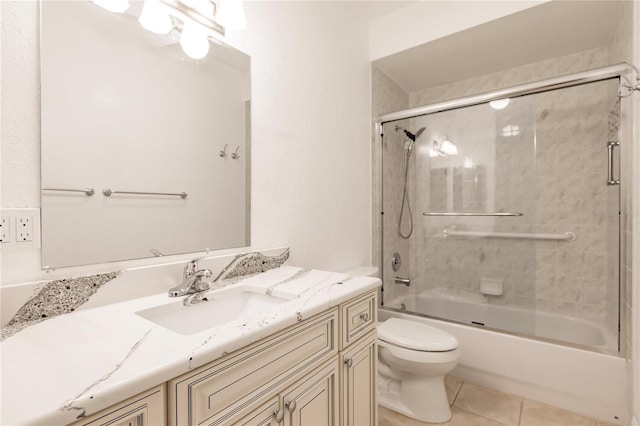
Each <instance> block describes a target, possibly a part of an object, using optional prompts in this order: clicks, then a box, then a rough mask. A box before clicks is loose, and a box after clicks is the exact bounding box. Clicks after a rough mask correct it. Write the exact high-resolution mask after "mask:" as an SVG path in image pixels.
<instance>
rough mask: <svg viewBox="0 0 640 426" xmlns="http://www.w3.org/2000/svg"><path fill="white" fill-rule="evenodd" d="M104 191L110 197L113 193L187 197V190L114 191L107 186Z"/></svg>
mask: <svg viewBox="0 0 640 426" xmlns="http://www.w3.org/2000/svg"><path fill="white" fill-rule="evenodd" d="M102 193H103V194H104V195H105V196H106V197H110V196H111V194H128V195H168V196H175V197H180V198H182V199H184V198H187V193H186V192H138V191H112V190H111V189H109V188H105V189H103V190H102Z"/></svg>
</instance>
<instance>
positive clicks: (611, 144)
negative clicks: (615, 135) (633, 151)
mask: <svg viewBox="0 0 640 426" xmlns="http://www.w3.org/2000/svg"><path fill="white" fill-rule="evenodd" d="M616 146H620V141H609V142H608V143H607V158H608V161H607V163H608V166H609V167H608V170H607V185H620V180H619V179H615V178H614V177H613V149H614V148H615V147H616Z"/></svg>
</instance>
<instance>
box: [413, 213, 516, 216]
mask: <svg viewBox="0 0 640 426" xmlns="http://www.w3.org/2000/svg"><path fill="white" fill-rule="evenodd" d="M422 216H524V213H503V212H423V213H422Z"/></svg>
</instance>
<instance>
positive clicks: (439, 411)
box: [378, 375, 451, 423]
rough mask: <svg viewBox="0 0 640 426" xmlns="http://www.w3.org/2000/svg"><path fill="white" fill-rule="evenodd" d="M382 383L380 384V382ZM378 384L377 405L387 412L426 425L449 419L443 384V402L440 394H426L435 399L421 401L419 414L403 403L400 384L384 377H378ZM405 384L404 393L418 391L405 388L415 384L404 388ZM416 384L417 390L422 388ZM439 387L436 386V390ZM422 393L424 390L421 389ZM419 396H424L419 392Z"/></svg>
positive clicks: (448, 408)
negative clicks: (392, 412) (387, 410)
mask: <svg viewBox="0 0 640 426" xmlns="http://www.w3.org/2000/svg"><path fill="white" fill-rule="evenodd" d="M381 381H382V382H381ZM378 383H379V385H380V386H379V393H378V404H379V405H381V406H382V407H385V408H388V409H389V410H392V411H395V412H398V413H400V414H402V415H404V416H407V417H410V418H412V419H415V420H419V421H421V422H427V423H444V422H447V421H449V420H450V419H451V408H450V407H449V402H448V401H446V393H445V392H444V383H443V384H442V394H443V396H444V398H445V402H443V401H442V398H440V395H439V394H440V392H439V391H436V392H435V393H434V392H427V394H428V393H431V396H432V397H435V398H433V399H432V398H426V399H424V400H423V401H422V403H421V405H420V413H416V412H414V411H413V410H412V409H411V408H409V407H407V405H406V404H405V403H404V402H403V398H402V396H401V394H402V389H401V386H402V385H401V384H400V382H399V381H397V380H393V379H391V380H390V379H389V378H388V377H385V376H384V375H379V376H378ZM406 385H407V383H405V392H410V393H413V392H412V391H415V390H418V389H407V387H415V385H416V384H415V383H413V386H411V385H409V386H406ZM423 386H424V385H422V386H420V384H418V388H420V387H423ZM438 387H439V386H436V389H437V388H438ZM422 390H423V391H424V389H422ZM419 394H420V395H425V392H420V393H419Z"/></svg>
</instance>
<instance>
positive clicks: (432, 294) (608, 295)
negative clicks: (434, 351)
mask: <svg viewBox="0 0 640 426" xmlns="http://www.w3.org/2000/svg"><path fill="white" fill-rule="evenodd" d="M617 89H618V80H617V79H611V80H605V81H600V82H595V83H589V84H583V85H579V86H574V87H569V88H563V89H558V90H552V91H547V92H543V93H538V94H532V95H526V96H520V97H516V98H512V99H509V100H505V101H502V103H500V102H495V103H487V104H480V105H475V106H469V107H465V108H459V109H454V110H449V111H443V112H439V113H433V114H429V115H424V116H418V117H414V118H411V119H405V120H403V121H398V122H392V123H386V124H385V125H384V127H383V130H384V135H385V136H384V142H383V143H384V145H383V149H384V150H383V162H384V164H383V182H382V184H383V210H384V216H383V218H384V219H383V239H384V243H383V247H382V250H383V272H384V277H383V289H384V293H383V303H384V305H385V306H387V307H391V308H395V309H403V310H406V311H408V312H411V313H415V314H418V315H425V316H430V317H435V318H440V319H446V320H450V321H456V322H460V323H465V324H473V325H477V326H482V327H487V328H491V329H496V330H502V331H508V332H513V333H518V334H524V335H533V336H537V337H541V338H545V339H551V340H559V341H564V342H567V343H571V344H577V345H583V346H592V347H597V348H598V349H605V350H611V351H614V350H615V351H617V346H618V338H617V327H618V322H619V303H618V295H619V288H618V287H619V248H618V246H619V232H620V220H619V217H618V216H617V215H616V214H613V213H615V212H617V211H618V209H619V187H618V186H615V185H608V184H607V181H608V174H607V173H608V167H611V166H613V167H614V169H616V168H617V166H616V165H611V164H608V156H607V144H608V142H610V141H615V140H617V123H618V121H619V120H618V117H619V107H620V106H619V102H618V98H617ZM423 128H424V129H425V130H421V129H423ZM410 136H415V141H414V140H413V139H412V138H411V137H410ZM613 153H614V154H615V155H617V151H614V152H613ZM615 155H614V158H613V160H615ZM405 182H406V184H405ZM397 259H401V260H402V261H401V262H398V261H397ZM407 283H409V284H410V285H409V286H406V285H405V284H407Z"/></svg>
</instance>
